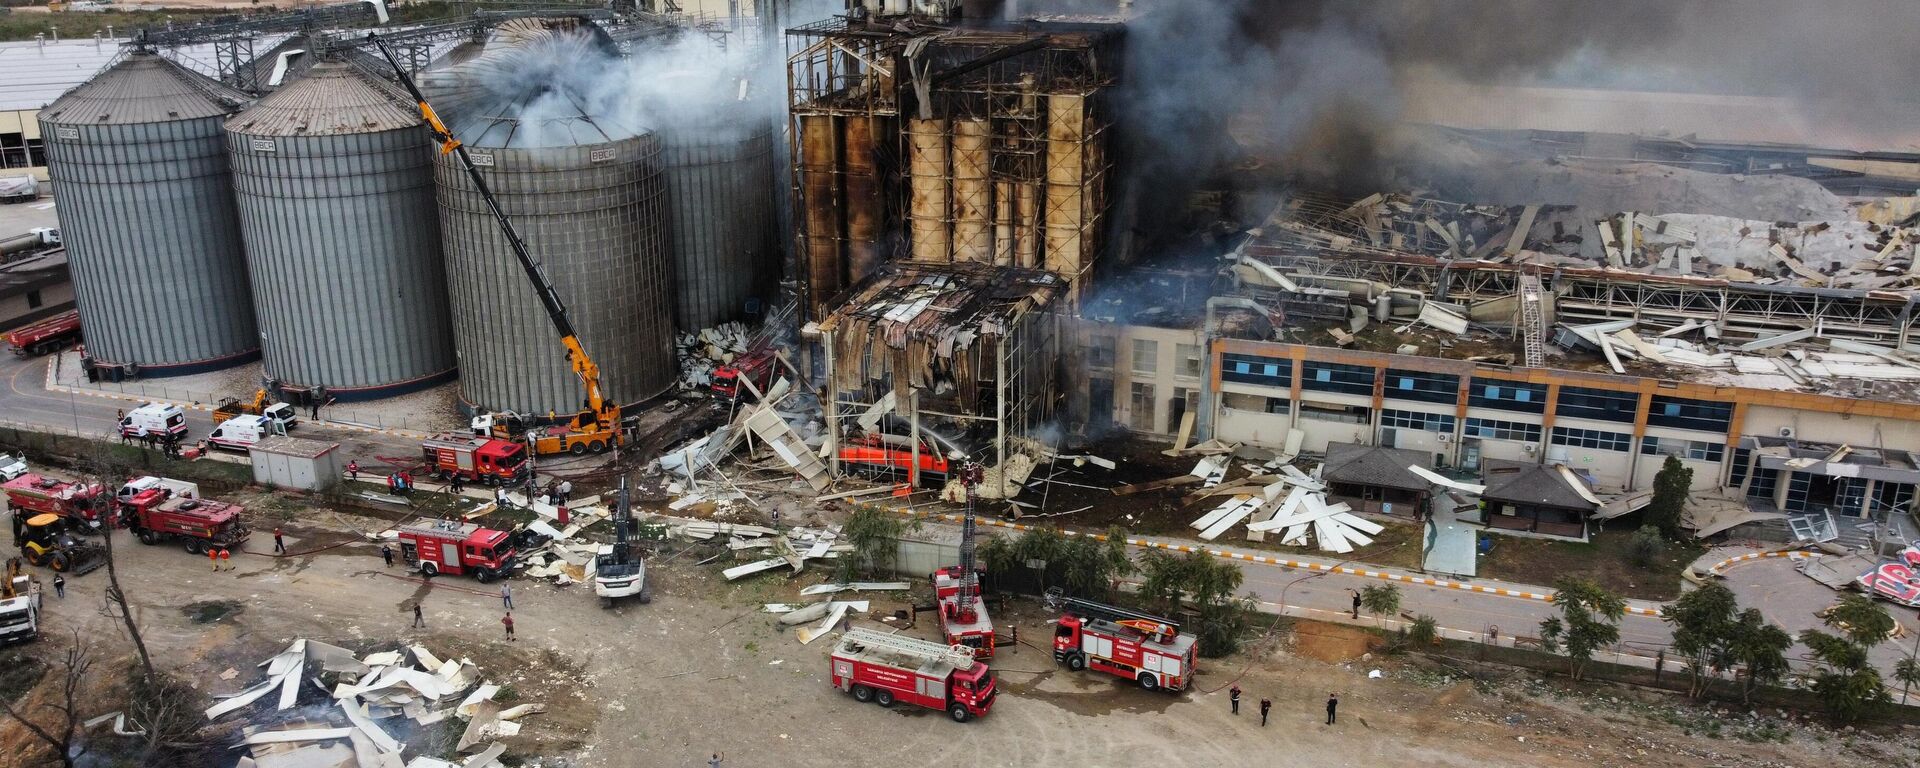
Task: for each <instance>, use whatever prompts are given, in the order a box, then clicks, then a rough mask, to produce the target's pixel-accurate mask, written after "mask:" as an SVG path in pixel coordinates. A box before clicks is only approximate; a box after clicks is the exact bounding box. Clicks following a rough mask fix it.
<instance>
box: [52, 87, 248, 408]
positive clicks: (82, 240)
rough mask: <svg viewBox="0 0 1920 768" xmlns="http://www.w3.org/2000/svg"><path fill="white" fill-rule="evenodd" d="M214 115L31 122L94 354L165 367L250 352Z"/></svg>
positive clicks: (158, 370)
mask: <svg viewBox="0 0 1920 768" xmlns="http://www.w3.org/2000/svg"><path fill="white" fill-rule="evenodd" d="M222 120H223V118H220V117H207V118H198V119H192V120H175V121H168V122H158V123H137V124H123V125H85V124H80V125H69V124H63V123H60V122H55V121H50V120H44V119H43V120H41V121H40V124H41V128H40V132H41V136H42V137H43V138H44V140H45V142H46V149H47V165H48V169H47V171H48V175H49V176H51V177H52V179H53V182H54V185H55V189H57V190H59V202H60V204H59V206H57V207H56V208H55V210H56V211H57V212H58V214H59V216H60V236H61V239H62V240H63V241H64V242H65V244H66V246H67V257H68V260H69V263H70V266H71V269H72V272H73V285H74V293H75V298H76V300H77V302H78V303H79V306H80V319H81V323H82V324H83V325H84V326H85V327H86V334H87V352H88V354H89V355H90V356H92V357H93V358H94V359H96V360H100V361H102V362H110V363H135V364H138V365H140V366H141V367H142V369H143V371H144V372H145V373H146V374H147V375H166V374H168V373H192V372H194V371H197V370H207V369H211V368H217V367H223V366H226V365H232V364H236V363H241V362H245V361H246V360H248V359H250V358H251V357H252V356H253V355H254V353H256V352H257V351H258V349H259V346H260V341H259V335H258V333H257V332H256V331H255V330H254V320H253V302H252V299H251V297H250V296H249V295H248V289H247V264H246V256H245V252H244V251H243V250H242V247H241V239H240V223H239V215H238V213H237V212H236V210H235V208H234V198H233V185H232V182H231V181H230V180H229V177H228V173H227V154H226V142H225V139H224V137H223V136H222V131H221V129H220V125H221V122H222ZM169 368H171V370H169Z"/></svg>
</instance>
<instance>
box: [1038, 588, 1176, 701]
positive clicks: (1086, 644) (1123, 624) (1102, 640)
mask: <svg viewBox="0 0 1920 768" xmlns="http://www.w3.org/2000/svg"><path fill="white" fill-rule="evenodd" d="M1059 603H1060V607H1061V608H1062V609H1064V610H1065V614H1064V615H1062V616H1061V617H1060V621H1059V624H1058V626H1056V627H1055V628H1054V631H1053V660H1054V662H1055V663H1058V664H1065V665H1067V668H1068V669H1071V670H1073V671H1075V672H1079V671H1080V670H1083V669H1093V670H1096V671H1099V672H1105V673H1107V674H1109V675H1113V676H1115V677H1124V678H1126V679H1128V680H1132V681H1134V682H1136V683H1139V684H1140V687H1141V688H1145V689H1147V690H1149V691H1155V690H1164V691H1178V690H1181V689H1183V688H1186V687H1187V683H1189V682H1191V681H1192V680H1193V672H1194V667H1193V660H1194V656H1195V655H1196V653H1197V651H1198V650H1199V649H1198V646H1197V644H1196V643H1195V642H1194V637H1193V635H1186V634H1181V632H1180V625H1178V624H1175V623H1173V622H1172V621H1169V620H1167V619H1163V618H1160V617H1159V616H1154V615H1152V614H1147V613H1141V612H1139V611H1135V610H1131V609H1127V608H1121V607H1119V606H1115V605H1107V604H1106V603H1096V602H1094V601H1092V600H1081V599H1079V598H1074V597H1063V598H1060V599H1059Z"/></svg>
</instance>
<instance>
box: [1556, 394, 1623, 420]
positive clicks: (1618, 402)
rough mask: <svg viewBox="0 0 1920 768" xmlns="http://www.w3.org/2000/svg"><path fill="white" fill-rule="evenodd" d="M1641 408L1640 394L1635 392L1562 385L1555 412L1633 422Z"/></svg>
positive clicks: (1562, 414)
mask: <svg viewBox="0 0 1920 768" xmlns="http://www.w3.org/2000/svg"><path fill="white" fill-rule="evenodd" d="M1639 410H1640V395H1638V394H1636V393H1633V392H1609V391H1607V390H1604V389H1587V388H1586V387H1561V388H1560V397H1559V399H1558V405H1556V406H1555V408H1554V413H1556V414H1558V415H1560V416H1568V417H1572V418H1576V419H1594V420H1596V421H1618V422H1623V423H1627V424H1632V423H1633V417H1634V415H1635V414H1636V413H1637V412H1638V411H1639Z"/></svg>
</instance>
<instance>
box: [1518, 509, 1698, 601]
mask: <svg viewBox="0 0 1920 768" xmlns="http://www.w3.org/2000/svg"><path fill="white" fill-rule="evenodd" d="M1632 538H1633V531H1632V530H1630V529H1628V528H1626V527H1624V526H1622V527H1621V528H1619V529H1617V530H1606V531H1601V532H1599V533H1596V534H1594V535H1593V537H1592V540H1591V541H1588V542H1585V543H1582V542H1577V541H1555V540H1549V539H1531V538H1523V537H1519V536H1501V537H1498V538H1496V539H1495V540H1494V546H1493V551H1492V552H1489V553H1487V554H1486V555H1485V556H1483V557H1481V558H1480V575H1481V576H1484V577H1487V578H1490V579H1505V580H1509V581H1516V582H1520V583H1522V584H1544V583H1545V582H1546V581H1547V579H1546V578H1545V577H1542V576H1541V574H1553V575H1554V576H1559V575H1563V574H1564V575H1568V576H1579V577H1581V578H1586V579H1592V580H1594V581H1596V582H1599V584H1600V586H1603V587H1606V588H1607V589H1609V590H1612V591H1613V592H1614V593H1616V594H1620V595H1624V596H1626V597H1631V598H1638V599H1642V600H1672V599H1674V598H1676V597H1679V596H1680V586H1681V584H1683V583H1684V582H1683V581H1682V580H1681V578H1680V571H1682V570H1684V569H1685V568H1686V567H1687V564H1688V563H1690V562H1693V560H1694V558H1697V557H1699V556H1700V554H1701V552H1703V551H1705V550H1702V549H1700V548H1698V547H1693V546H1684V545H1679V544H1672V543H1669V544H1668V545H1667V550H1666V552H1665V553H1664V554H1662V555H1661V556H1660V558H1659V559H1658V560H1657V561H1655V562H1654V564H1653V565H1652V566H1651V567H1648V568H1641V567H1639V566H1637V565H1634V564H1633V562H1632V561H1631V560H1630V559H1629V558H1628V557H1627V543H1628V542H1629V541H1630V540H1631V539H1632Z"/></svg>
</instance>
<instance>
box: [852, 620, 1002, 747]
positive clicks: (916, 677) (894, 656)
mask: <svg viewBox="0 0 1920 768" xmlns="http://www.w3.org/2000/svg"><path fill="white" fill-rule="evenodd" d="M832 663H833V669H832V672H833V687H835V688H839V689H840V690H842V691H846V692H848V693H851V694H853V698H854V699H855V700H856V701H860V702H862V703H865V702H869V701H872V702H878V703H879V704H880V706H883V707H891V706H893V703H894V702H896V701H904V702H906V703H908V704H912V705H914V706H920V707H926V708H928V709H939V710H945V711H946V713H947V716H948V717H951V718H953V721H954V722H956V723H964V722H966V721H968V720H971V719H973V718H976V717H980V716H982V715H985V714H986V713H987V712H988V711H989V710H992V709H993V699H994V696H995V694H996V693H997V691H996V690H995V687H994V680H993V673H992V672H991V671H989V670H988V669H987V665H986V664H984V663H982V662H980V661H976V660H975V659H974V651H973V649H972V648H968V647H966V646H959V645H941V644H939V643H936V642H933V641H931V640H921V639H919V638H917V637H905V636H901V635H894V634H888V633H885V632H878V631H875V630H871V629H867V628H864V627H855V628H853V629H849V630H847V633H846V634H845V635H842V636H841V637H840V644H839V645H837V646H835V647H834V649H833V656H832Z"/></svg>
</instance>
